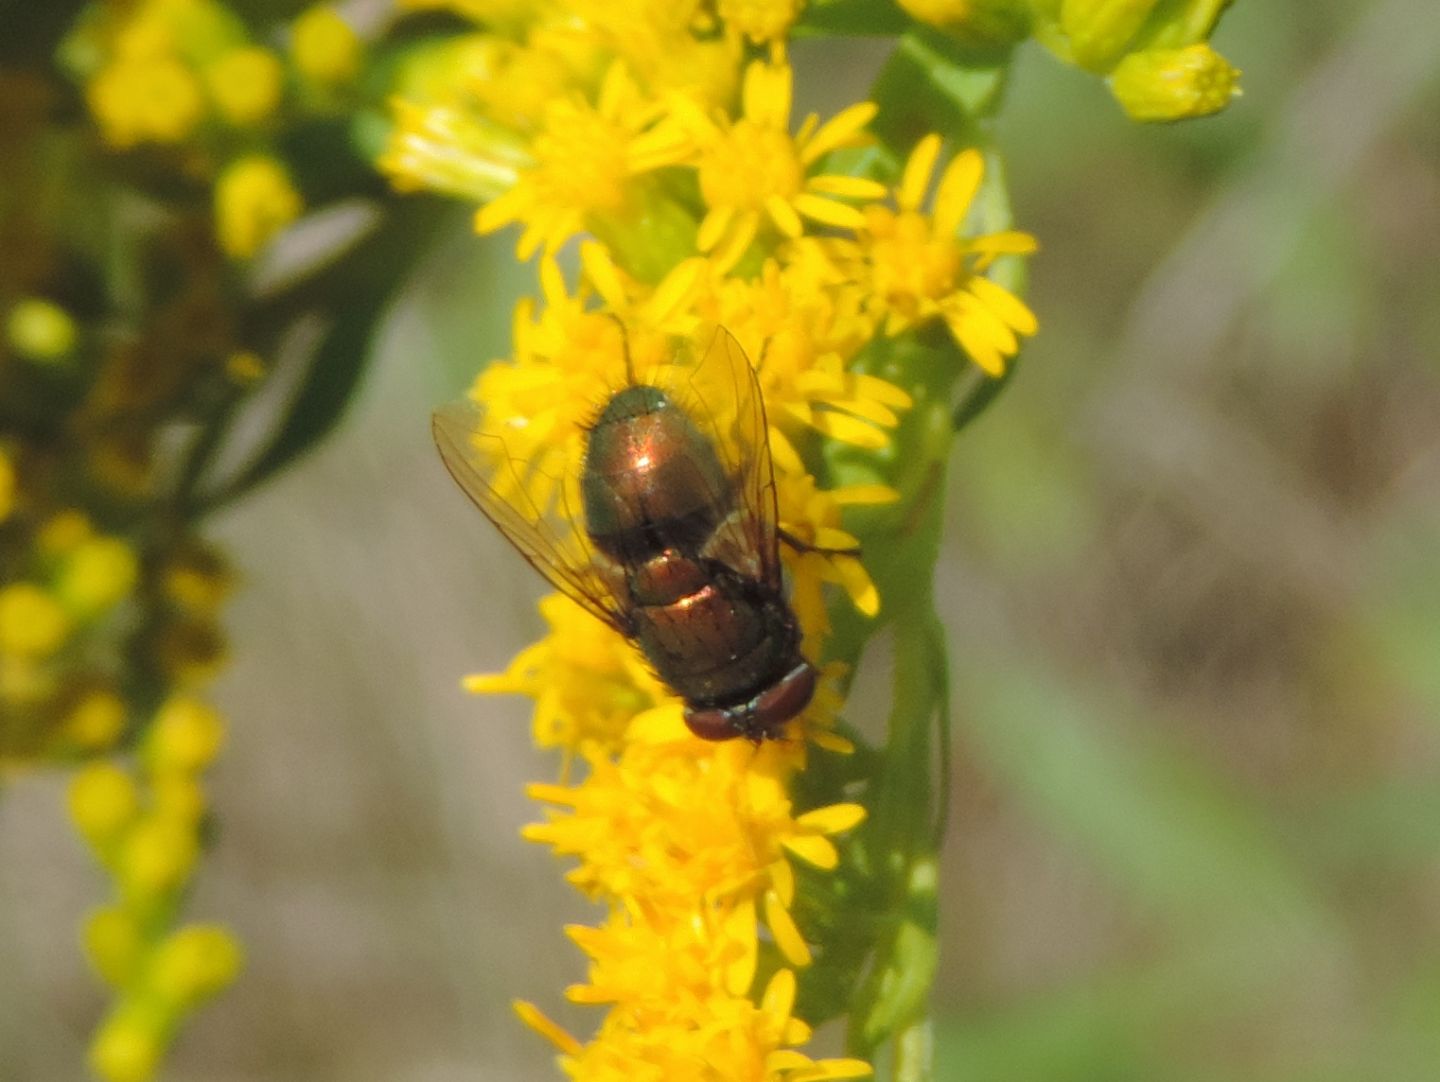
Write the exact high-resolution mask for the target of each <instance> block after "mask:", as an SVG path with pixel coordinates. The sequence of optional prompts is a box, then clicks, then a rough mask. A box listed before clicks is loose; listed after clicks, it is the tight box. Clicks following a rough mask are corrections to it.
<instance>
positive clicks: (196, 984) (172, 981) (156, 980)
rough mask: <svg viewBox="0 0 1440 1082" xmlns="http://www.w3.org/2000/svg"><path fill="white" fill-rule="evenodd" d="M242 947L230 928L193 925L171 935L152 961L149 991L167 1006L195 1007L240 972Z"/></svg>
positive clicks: (229, 982) (231, 980)
mask: <svg viewBox="0 0 1440 1082" xmlns="http://www.w3.org/2000/svg"><path fill="white" fill-rule="evenodd" d="M242 961H243V956H242V955H241V951H240V944H239V943H238V942H236V940H235V936H234V935H233V934H232V933H231V932H230V930H229V929H228V928H223V927H221V926H219V925H215V924H191V925H188V926H187V927H184V928H181V929H180V930H178V931H175V932H172V933H171V934H170V935H169V937H168V938H166V940H165V941H164V942H163V943H161V944H160V945H159V947H158V949H157V950H156V952H155V955H154V957H153V958H152V959H151V960H150V974H149V977H150V980H149V984H150V987H151V988H153V989H154V990H155V992H156V994H157V995H159V996H160V997H161V998H162V999H163V1000H164V1001H165V1002H166V1003H167V1005H170V1006H171V1007H172V1009H173V1008H174V1007H193V1006H194V1005H196V1004H197V1003H199V1002H201V1001H202V1000H205V999H208V998H209V997H211V996H213V995H215V994H216V993H217V992H219V991H221V990H222V989H223V988H225V987H226V986H227V985H229V984H231V983H232V982H233V981H234V980H235V978H236V976H237V975H238V974H239V972H240V967H241V964H242Z"/></svg>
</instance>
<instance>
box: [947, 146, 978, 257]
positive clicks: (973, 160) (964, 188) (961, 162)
mask: <svg viewBox="0 0 1440 1082" xmlns="http://www.w3.org/2000/svg"><path fill="white" fill-rule="evenodd" d="M984 173H985V159H984V158H982V157H981V156H980V152H979V151H978V150H975V149H974V148H973V147H968V148H966V149H965V150H962V151H961V152H960V153H959V154H957V155H955V160H954V161H952V162H951V163H950V164H949V165H948V166H946V167H945V173H944V175H943V176H942V177H941V178H940V187H939V188H938V189H937V190H936V192H935V232H936V233H937V234H939V235H940V236H942V237H949V236H954V235H955V234H956V233H958V232H960V226H961V224H962V223H963V222H964V221H965V215H967V214H968V213H970V203H971V202H972V201H973V200H974V198H975V193H976V192H977V191H978V190H979V189H980V179H981V177H982V176H983V175H984Z"/></svg>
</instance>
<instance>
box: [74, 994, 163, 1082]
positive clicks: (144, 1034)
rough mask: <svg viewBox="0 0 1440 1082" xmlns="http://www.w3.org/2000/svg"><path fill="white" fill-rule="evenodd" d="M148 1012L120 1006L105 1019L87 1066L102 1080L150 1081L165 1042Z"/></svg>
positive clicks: (92, 1047)
mask: <svg viewBox="0 0 1440 1082" xmlns="http://www.w3.org/2000/svg"><path fill="white" fill-rule="evenodd" d="M157 1028H158V1026H157V1020H156V1019H155V1018H154V1017H153V1016H152V1014H151V1012H146V1011H142V1010H138V1009H134V1010H125V1009H121V1010H119V1011H117V1012H115V1013H114V1014H112V1015H110V1017H108V1018H106V1019H105V1021H104V1022H102V1023H101V1024H100V1028H99V1029H98V1030H96V1032H95V1037H94V1040H93V1042H92V1043H91V1045H90V1056H89V1064H90V1069H91V1070H92V1071H94V1072H95V1074H97V1075H99V1076H100V1077H101V1078H102V1079H104V1080H105V1082H149V1080H150V1079H152V1078H154V1077H155V1073H156V1071H157V1070H158V1069H159V1067H160V1060H161V1057H162V1056H163V1055H164V1052H165V1042H164V1040H163V1038H162V1037H161V1035H160V1033H159V1032H157Z"/></svg>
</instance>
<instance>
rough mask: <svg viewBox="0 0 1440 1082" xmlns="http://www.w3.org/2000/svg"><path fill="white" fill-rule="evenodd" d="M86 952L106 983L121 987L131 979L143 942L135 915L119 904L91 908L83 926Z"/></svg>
mask: <svg viewBox="0 0 1440 1082" xmlns="http://www.w3.org/2000/svg"><path fill="white" fill-rule="evenodd" d="M81 934H82V936H83V939H84V943H85V954H86V956H87V957H88V958H89V959H90V964H91V965H92V966H93V967H94V968H95V972H96V973H97V974H99V976H100V979H101V980H103V981H105V983H106V984H110V985H113V986H116V987H118V986H120V985H121V984H123V983H124V982H125V981H127V980H128V979H130V977H131V975H132V974H133V973H134V971H135V963H136V962H137V960H138V959H139V958H140V957H141V954H142V952H143V949H144V943H143V941H142V938H141V931H140V927H139V922H138V921H137V920H136V918H135V916H134V914H132V913H130V912H129V911H127V910H126V909H124V908H123V907H121V906H117V905H107V906H102V907H100V908H98V909H95V910H93V911H91V913H90V914H89V915H88V916H87V917H86V918H85V924H84V927H83V929H82V933H81Z"/></svg>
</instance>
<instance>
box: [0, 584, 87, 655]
mask: <svg viewBox="0 0 1440 1082" xmlns="http://www.w3.org/2000/svg"><path fill="white" fill-rule="evenodd" d="M69 634H70V619H69V617H67V616H66V615H65V609H64V608H63V607H62V606H61V605H60V603H59V602H58V601H56V600H55V598H54V597H53V596H51V595H50V594H49V593H47V592H46V591H45V590H43V589H41V588H40V587H39V586H36V585H35V584H34V583H33V582H12V583H11V584H10V585H8V586H4V587H0V654H13V655H16V656H18V657H30V658H42V657H49V656H50V655H51V654H53V653H55V651H56V650H58V649H60V647H61V645H63V644H64V642H65V638H66V636H67V635H69Z"/></svg>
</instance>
